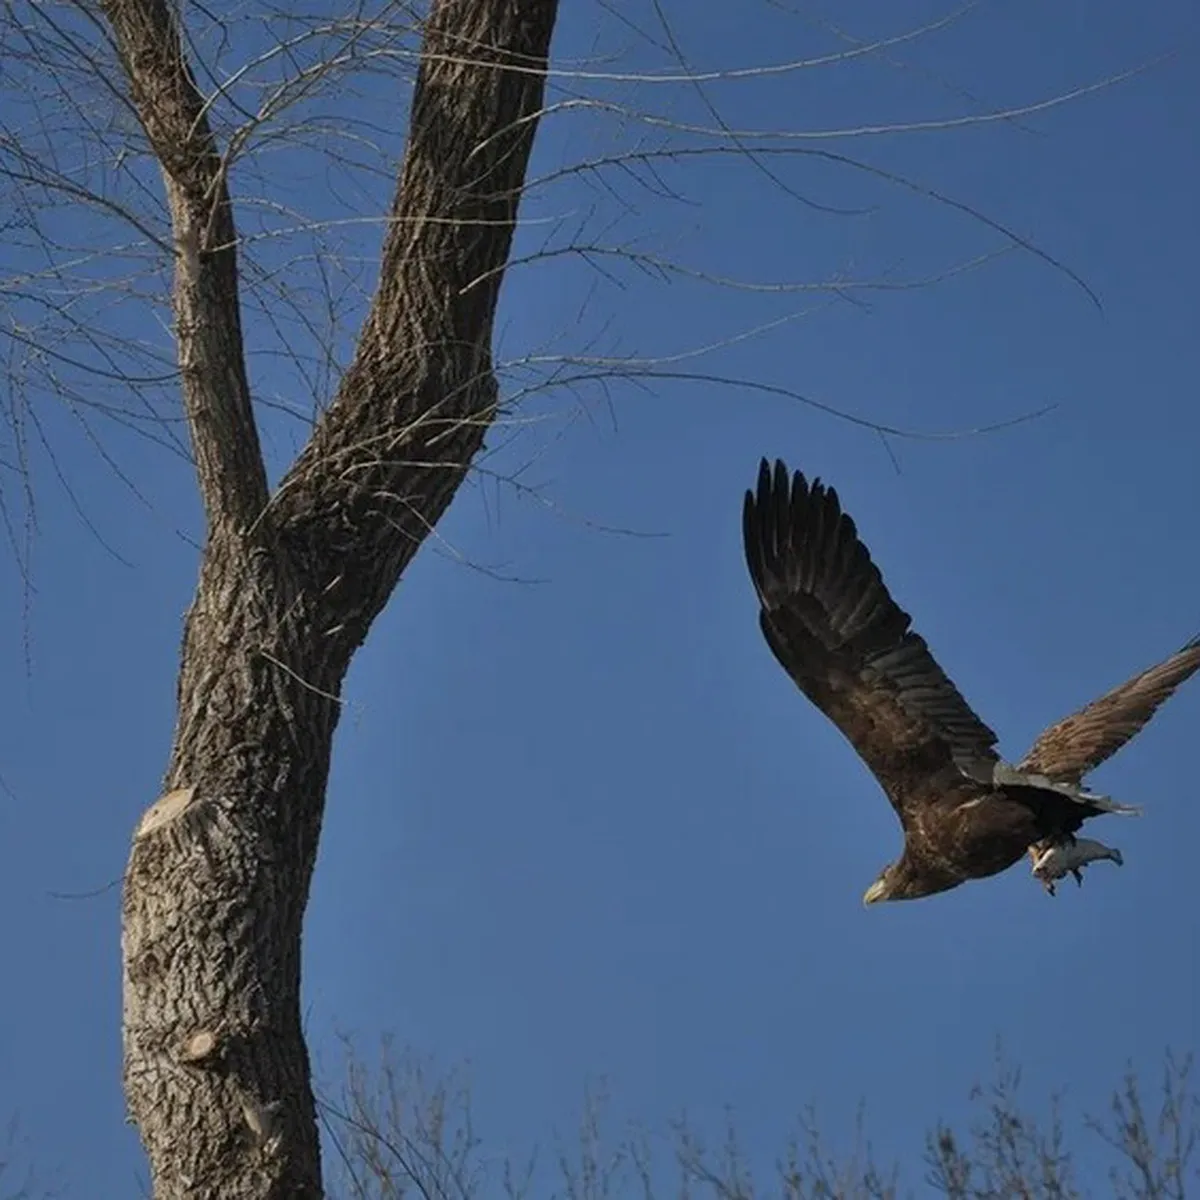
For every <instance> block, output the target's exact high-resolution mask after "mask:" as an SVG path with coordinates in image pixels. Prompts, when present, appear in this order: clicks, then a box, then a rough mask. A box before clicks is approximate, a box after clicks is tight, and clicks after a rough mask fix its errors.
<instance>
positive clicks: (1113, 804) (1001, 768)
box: [991, 762, 1142, 817]
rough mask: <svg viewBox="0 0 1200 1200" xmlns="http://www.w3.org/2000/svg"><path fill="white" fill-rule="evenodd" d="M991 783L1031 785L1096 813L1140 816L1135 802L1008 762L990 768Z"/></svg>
mask: <svg viewBox="0 0 1200 1200" xmlns="http://www.w3.org/2000/svg"><path fill="white" fill-rule="evenodd" d="M991 781H992V783H994V784H995V785H996V786H997V787H1031V788H1040V789H1041V790H1043V791H1047V792H1057V793H1058V795H1060V796H1065V797H1066V798H1067V799H1068V800H1073V801H1074V802H1075V803H1076V804H1082V805H1083V806H1084V807H1085V808H1090V809H1091V810H1092V811H1093V812H1097V813H1114V814H1116V815H1118V816H1126V817H1140V816H1141V815H1142V810H1141V808H1140V807H1139V806H1138V805H1136V804H1121V803H1119V802H1118V801H1116V800H1114V799H1113V798H1112V797H1111V796H1101V795H1100V794H1099V793H1098V792H1089V791H1088V790H1087V789H1086V788H1082V787H1080V786H1079V784H1077V783H1061V782H1059V781H1057V780H1054V779H1050V778H1049V777H1048V776H1046V775H1039V774H1037V773H1036V772H1034V771H1021V770H1018V768H1016V767H1010V766H1009V765H1008V763H1005V762H998V763H996V764H995V766H994V767H993V768H992V780H991Z"/></svg>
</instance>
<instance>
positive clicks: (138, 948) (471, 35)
mask: <svg viewBox="0 0 1200 1200" xmlns="http://www.w3.org/2000/svg"><path fill="white" fill-rule="evenodd" d="M556 7H557V5H556V0H434V3H433V4H432V11H431V12H430V15H429V18H428V22H427V27H426V31H425V42H424V48H423V55H422V62H421V66H420V69H419V73H418V77H417V82H416V89H415V93H414V98H413V106H412V113H411V118H410V130H409V142H408V147H407V150H406V154H405V158H404V161H403V165H402V169H401V173H400V179H399V182H398V186H397V191H396V196H395V200H394V202H393V206H392V211H391V214H390V215H391V217H392V221H391V223H390V225H389V231H388V234H387V237H386V239H385V244H384V249H383V258H382V270H381V274H380V283H379V289H378V292H377V295H376V297H375V299H374V301H373V304H372V307H371V310H370V314H369V316H368V318H367V320H366V323H365V325H364V328H363V332H362V335H361V338H360V342H359V345H358V348H357V352H356V356H355V359H354V362H353V364H352V365H351V367H350V368H349V370H348V371H347V373H346V375H345V377H344V379H343V381H342V384H341V386H340V389H339V392H338V395H337V396H336V398H335V400H334V402H333V403H332V405H331V406H330V407H329V409H328V410H327V412H326V413H325V415H324V417H323V418H322V420H321V421H320V423H319V425H318V427H317V429H316V431H315V433H314V436H313V438H312V441H311V443H310V444H309V446H308V447H307V448H306V449H305V450H304V451H303V453H302V454H301V455H300V457H299V458H298V459H297V461H296V463H295V464H294V465H293V467H292V469H291V470H290V471H289V473H288V474H287V476H286V477H285V479H284V481H283V482H282V484H281V485H280V487H279V488H278V490H277V491H276V492H275V493H274V495H271V496H268V493H267V485H266V475H265V471H264V468H263V463H262V457H261V453H260V450H259V444H258V435H257V432H256V429H255V423H254V416H253V412H252V410H251V405H250V398H249V389H248V386H247V381H246V370H245V358H244V347H243V345H242V332H241V327H240V319H239V309H238V273H237V251H236V248H235V246H236V240H235V236H234V233H235V231H234V224H233V216H232V211H231V208H230V204H229V197H228V193H227V191H226V177H225V171H224V167H223V163H222V160H221V156H220V148H219V147H218V146H217V145H216V144H215V141H214V138H213V136H212V133H211V129H210V127H209V124H208V121H207V117H206V115H205V114H206V107H205V100H204V97H203V96H202V95H201V94H200V93H199V91H198V89H197V87H196V85H195V82H194V79H193V76H192V75H191V73H190V71H189V69H188V67H187V64H186V60H185V57H184V54H183V51H182V43H181V37H180V30H179V28H178V26H177V24H176V21H175V18H174V15H173V13H174V10H173V8H171V7H169V5H168V2H167V0H104V3H103V8H104V12H105V15H106V16H107V18H108V20H109V22H110V24H111V26H112V29H113V32H114V35H115V38H116V43H117V45H118V47H119V49H120V53H121V56H122V61H123V65H124V67H125V70H126V73H127V76H128V82H129V87H130V94H131V97H132V99H133V102H134V104H135V106H136V108H137V111H138V113H139V115H140V118H141V121H142V124H143V126H144V128H145V131H146V134H147V136H148V138H149V140H150V143H151V145H152V146H153V148H154V150H155V153H156V154H157V156H158V158H159V161H160V163H161V164H162V167H163V175H164V180H165V186H166V189H167V195H168V200H169V202H170V206H171V212H172V217H173V220H174V225H175V237H176V247H177V249H176V281H175V313H176V332H177V339H178V344H179V360H180V365H181V369H182V377H183V394H184V403H185V407H186V411H187V416H188V420H189V425H190V428H191V433H192V441H193V448H194V452H195V459H196V466H197V475H198V479H199V484H200V488H201V492H202V494H203V499H204V505H205V509H206V513H207V518H208V537H207V542H206V545H205V549H204V556H203V562H202V567H201V572H200V581H199V586H198V589H197V593H196V598H195V601H194V603H193V605H192V608H191V611H190V612H189V614H188V618H187V628H186V635H185V639H184V648H183V661H182V665H181V671H180V679H179V713H178V723H177V725H176V730H175V741H174V747H173V749H172V752H171V759H170V767H169V769H168V772H167V778H166V787H165V789H164V795H163V797H162V798H161V799H160V800H159V801H158V802H156V803H155V804H154V805H153V806H151V808H150V809H148V810H147V812H146V814H145V816H144V817H143V818H142V821H141V823H140V825H139V827H138V830H137V832H136V834H135V837H134V844H133V852H132V855H131V857H130V861H129V866H128V870H127V874H126V879H125V892H124V907H123V913H122V919H123V956H124V1046H125V1089H126V1096H127V1098H128V1103H129V1108H130V1112H131V1114H132V1116H133V1119H134V1120H135V1121H136V1123H137V1125H138V1127H139V1130H140V1132H141V1135H142V1140H143V1142H144V1144H145V1147H146V1150H147V1152H148V1154H149V1158H150V1164H151V1169H152V1173H153V1179H154V1191H155V1195H156V1196H157V1197H159V1198H160V1200H168V1198H170V1200H174V1198H182V1197H189V1198H192V1197H195V1198H199V1197H204V1198H206V1200H241V1198H243V1197H280V1198H282V1197H317V1196H319V1195H321V1194H322V1182H321V1167H320V1151H319V1144H318V1134H317V1122H316V1116H315V1108H314V1101H313V1093H312V1087H311V1084H310V1078H309V1062H308V1056H307V1052H306V1048H305V1044H304V1038H303V1034H302V1030H301V1024H300V937H301V928H302V924H303V918H304V910H305V905H306V902H307V899H308V892H309V882H310V879H311V875H312V869H313V863H314V861H315V858H316V853H317V842H318V838H319V836H320V830H321V819H322V812H323V807H324V802H325V786H326V780H327V778H328V775H329V761H330V749H331V744H332V739H333V733H334V729H335V727H336V725H337V720H338V711H339V701H338V696H339V693H340V689H341V685H342V680H343V678H344V676H345V672H346V669H347V667H348V666H349V663H350V659H351V656H352V655H353V653H354V651H355V650H356V649H357V647H358V646H359V645H360V644H361V642H362V640H363V638H364V637H365V636H366V634H367V631H368V629H369V628H370V625H371V622H372V621H373V620H374V618H375V617H376V616H377V615H378V613H379V611H380V610H381V609H382V607H383V605H384V604H385V603H386V602H387V599H388V597H389V595H390V594H391V592H392V590H393V588H394V587H395V584H396V582H397V580H398V579H399V577H400V574H401V572H402V571H403V570H404V568H405V566H406V565H407V564H408V562H409V561H410V560H411V558H412V556H413V554H414V553H415V552H416V550H417V548H418V547H419V546H420V544H421V542H422V540H423V539H424V537H425V535H426V534H427V533H428V531H429V530H430V529H431V528H432V527H433V526H434V524H435V523H436V522H437V520H438V519H439V517H440V516H441V514H442V512H443V511H444V509H445V508H446V506H447V505H448V504H449V502H450V499H451V497H452V496H453V494H454V492H455V490H456V488H457V487H458V485H459V484H460V483H461V481H462V479H463V476H464V473H465V471H466V468H467V466H468V464H469V463H470V461H471V459H472V457H473V455H474V454H475V452H476V451H477V450H478V449H479V447H480V445H481V443H482V441H483V438H484V434H485V432H486V430H487V427H488V425H489V423H490V421H491V419H492V417H493V415H494V409H495V404H496V396H497V387H496V380H495V376H494V373H493V369H492V361H491V333H492V323H493V317H494V314H495V307H496V299H497V293H498V291H499V287H500V282H501V277H502V273H503V268H504V265H505V263H506V262H507V259H508V254H509V248H510V245H511V241H512V233H513V225H514V222H515V219H516V214H517V208H518V203H519V199H520V192H521V187H522V184H523V181H524V178H525V171H526V167H527V164H528V159H529V153H530V149H531V146H532V143H533V138H534V133H535V130H536V127H537V120H538V115H539V113H540V110H541V105H542V96H543V86H544V70H545V65H546V56H547V52H548V47H549V42H550V37H551V33H552V30H553V26H554V19H555V14H556Z"/></svg>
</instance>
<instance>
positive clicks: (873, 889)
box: [863, 878, 887, 904]
mask: <svg viewBox="0 0 1200 1200" xmlns="http://www.w3.org/2000/svg"><path fill="white" fill-rule="evenodd" d="M886 891H887V885H886V884H885V883H884V882H883V879H882V878H880V879H877V880H875V882H874V883H873V884H871V886H870V887H869V888H867V890H866V891H865V892H863V904H874V903H875V902H876V901H878V900H884V899H886V896H885V895H884V893H885V892H886Z"/></svg>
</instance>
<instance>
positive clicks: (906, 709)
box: [742, 459, 996, 802]
mask: <svg viewBox="0 0 1200 1200" xmlns="http://www.w3.org/2000/svg"><path fill="white" fill-rule="evenodd" d="M742 519H743V537H744V540H745V547H746V562H747V565H748V566H749V568H750V576H751V578H752V579H753V581H754V587H755V590H756V591H757V592H758V598H759V602H760V603H761V605H762V612H761V613H760V615H759V620H760V624H761V625H762V631H763V634H764V635H765V636H766V639H767V643H768V644H769V645H770V647H771V649H772V651H773V652H774V654H775V657H776V658H777V659H778V660H779V662H780V663H781V664H782V666H783V668H784V669H785V670H786V671H787V673H788V674H789V675H790V676H791V677H792V679H794V680H795V681H796V683H797V685H798V686H799V687H800V689H801V691H803V692H804V694H805V695H806V696H808V698H809V699H810V700H811V701H812V702H813V703H814V704H815V705H817V707H818V708H820V709H821V711H822V712H824V713H825V715H826V716H827V717H829V719H830V720H831V721H833V723H834V724H835V725H837V727H838V728H839V729H840V730H841V731H842V733H844V734H845V735H846V737H847V738H848V739H849V740H850V743H851V744H852V745H853V746H854V748H855V750H857V751H858V753H859V755H860V756H861V757H862V758H863V760H864V761H865V762H866V764H867V765H868V766H869V767H870V768H871V770H872V771H873V772H874V774H875V777H876V778H877V779H878V780H879V782H880V783H881V784H882V785H883V788H884V790H885V791H886V792H887V793H888V794H889V796H890V797H891V798H892V799H893V802H896V797H897V795H904V794H908V793H910V792H912V790H913V789H914V788H915V787H919V785H920V784H921V782H922V781H924V780H926V779H928V778H929V776H930V775H931V774H933V773H934V772H936V771H939V770H942V769H944V768H945V767H947V766H949V765H950V763H951V762H958V763H968V762H970V763H976V764H990V763H994V762H995V761H996V754H995V751H994V746H995V744H996V735H995V734H994V733H993V732H992V731H991V730H990V729H989V728H988V727H987V726H986V725H985V724H984V723H983V722H982V721H981V720H980V719H979V718H978V717H977V716H976V715H975V714H974V713H973V712H972V711H971V708H970V706H969V705H968V704H967V702H966V701H965V700H964V699H963V698H962V696H961V695H960V694H959V692H958V689H957V688H956V687H955V686H954V684H953V683H951V682H950V680H949V679H948V678H947V677H946V675H945V673H944V672H943V671H942V669H941V668H940V667H939V666H938V665H937V663H936V662H935V661H934V659H933V655H931V654H930V653H929V649H928V647H927V646H926V645H925V641H924V639H923V638H921V637H920V636H918V635H917V634H915V633H912V632H911V631H910V630H909V624H910V620H911V619H910V617H909V615H908V613H906V612H904V611H903V610H902V609H901V608H900V607H899V606H898V605H897V604H896V603H895V601H894V600H892V598H891V596H889V595H888V591H887V588H886V587H885V585H884V582H883V578H882V577H881V576H880V574H879V570H878V568H877V567H875V565H874V564H873V563H872V562H871V558H870V555H869V554H868V552H867V549H866V547H865V546H864V545H863V544H862V542H860V541H859V540H858V534H857V531H856V530H855V527H854V522H853V521H852V520H851V519H850V517H849V516H847V515H846V514H844V513H843V512H842V510H841V508H840V506H839V504H838V497H837V493H836V492H835V491H834V490H833V488H829V487H825V486H824V485H823V484H822V483H821V482H820V481H819V480H815V479H814V480H813V482H812V484H811V485H810V484H809V483H808V481H807V480H806V479H805V478H804V475H803V474H802V473H801V472H799V471H797V472H796V474H795V475H794V476H793V477H792V478H791V479H790V480H789V478H788V470H787V467H786V466H785V465H784V464H783V463H782V462H776V463H775V469H774V471H773V472H772V470H771V467H770V466H769V464H768V463H767V461H766V459H763V461H762V463H761V465H760V466H759V471H758V489H757V491H756V492H749V491H748V492H747V493H746V501H745V507H744V509H743V518H742Z"/></svg>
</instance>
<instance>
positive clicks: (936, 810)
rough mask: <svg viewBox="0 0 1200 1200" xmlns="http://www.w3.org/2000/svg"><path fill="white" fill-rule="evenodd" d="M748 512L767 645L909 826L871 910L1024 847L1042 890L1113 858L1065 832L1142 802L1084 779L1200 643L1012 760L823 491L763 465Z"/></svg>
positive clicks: (1015, 855)
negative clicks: (1124, 799) (1126, 801)
mask: <svg viewBox="0 0 1200 1200" xmlns="http://www.w3.org/2000/svg"><path fill="white" fill-rule="evenodd" d="M743 516H744V538H745V547H746V561H747V564H748V565H749V568H750V575H751V578H752V579H753V581H754V586H755V590H756V591H757V592H758V597H759V602H760V604H761V606H762V611H761V613H760V624H761V626H762V631H763V634H764V636H765V637H766V640H767V643H768V645H769V646H770V647H771V650H772V651H773V652H774V654H775V657H776V658H777V659H778V660H779V662H780V664H781V665H782V666H783V668H784V669H785V670H786V671H787V672H788V674H789V675H790V676H791V677H792V679H793V680H795V682H796V684H797V685H798V686H799V687H800V689H801V691H803V692H804V693H805V695H807V696H808V698H809V699H810V700H812V702H813V703H814V704H815V705H816V706H817V707H818V708H819V709H821V711H822V712H823V713H825V715H826V716H827V717H828V718H829V719H830V720H831V721H833V723H834V724H835V725H836V726H837V727H838V728H839V729H840V730H841V731H842V733H843V734H845V736H846V737H847V739H848V740H849V741H850V743H851V745H852V746H853V747H854V748H855V750H856V751H858V753H859V755H860V756H861V757H862V759H863V760H864V761H865V762H866V764H867V766H868V767H870V769H871V771H872V773H873V774H874V775H875V778H876V779H877V780H878V781H879V783H880V785H881V786H882V787H883V790H884V791H885V792H886V793H887V796H888V799H889V800H890V801H891V802H892V806H893V808H894V809H895V810H896V813H897V815H898V816H899V818H900V823H901V825H902V826H903V829H904V853H903V854H902V855H901V857H900V859H899V860H898V861H897V862H895V863H893V864H892V865H891V866H890V867H888V868H887V869H886V870H885V871H884V872H883V874H882V875H880V877H879V879H878V880H877V881H876V882H875V884H874V885H873V886H872V887H871V888H870V889H869V890H868V892H867V894H866V897H865V899H866V901H867V902H868V903H871V902H873V901H875V900H885V899H886V900H902V899H916V898H917V897H920V896H929V895H933V894H934V893H936V892H944V891H947V890H949V889H950V888H954V887H957V886H958V885H959V884H960V883H965V882H966V881H967V880H969V879H983V878H986V877H987V876H989V875H995V874H997V873H999V872H1000V871H1004V870H1007V869H1008V868H1009V867H1011V866H1013V865H1014V864H1015V863H1017V862H1019V861H1020V860H1021V858H1022V857H1023V856H1024V855H1025V854H1026V853H1028V854H1029V855H1030V858H1031V859H1032V860H1033V863H1034V873H1035V874H1037V875H1038V876H1039V878H1041V879H1042V881H1043V883H1044V884H1045V885H1046V887H1047V890H1049V891H1051V892H1053V886H1054V882H1055V880H1056V879H1058V878H1061V877H1062V876H1063V875H1065V874H1066V873H1067V872H1068V871H1069V872H1071V873H1073V874H1075V876H1076V878H1079V875H1078V870H1079V868H1080V867H1081V866H1082V865H1084V864H1085V863H1087V862H1091V861H1095V860H1096V859H1098V858H1112V859H1113V860H1114V861H1117V862H1120V861H1121V859H1120V855H1119V853H1118V852H1117V851H1114V850H1110V849H1109V848H1108V847H1106V846H1102V845H1100V843H1098V842H1090V841H1083V840H1080V841H1079V842H1078V843H1076V839H1075V836H1074V835H1075V833H1076V832H1077V831H1078V830H1079V828H1080V827H1081V826H1082V824H1083V822H1084V821H1085V820H1087V819H1088V818H1090V817H1095V816H1099V815H1100V814H1102V813H1106V812H1131V811H1135V810H1132V809H1129V808H1127V807H1125V806H1123V805H1119V804H1114V803H1113V802H1112V801H1110V800H1108V799H1107V798H1106V797H1103V796H1096V795H1093V794H1092V793H1089V792H1086V791H1084V790H1083V788H1082V786H1081V781H1082V779H1083V777H1084V775H1086V774H1087V772H1088V771H1090V770H1091V769H1092V768H1093V767H1095V766H1097V765H1098V764H1099V763H1101V762H1103V761H1104V760H1105V759H1106V758H1108V757H1109V756H1110V755H1111V754H1113V753H1115V752H1116V751H1117V750H1118V749H1120V747H1121V746H1122V745H1124V743H1125V742H1126V741H1128V740H1129V738H1131V737H1132V736H1133V735H1134V734H1135V733H1137V731H1138V730H1139V729H1141V727H1142V726H1143V725H1144V724H1145V723H1146V722H1147V721H1148V720H1149V719H1150V717H1151V716H1153V714H1154V712H1155V710H1156V709H1157V708H1158V706H1159V705H1160V704H1161V703H1162V702H1163V701H1164V700H1165V699H1166V698H1167V697H1168V696H1169V695H1170V694H1171V693H1172V692H1173V691H1174V690H1175V689H1176V688H1177V687H1178V686H1179V684H1180V683H1182V682H1183V681H1184V680H1185V679H1187V678H1188V676H1190V675H1191V674H1192V673H1193V672H1195V671H1196V670H1197V669H1198V668H1200V638H1197V639H1195V640H1193V641H1192V642H1189V643H1188V645H1187V646H1185V647H1184V648H1183V649H1182V650H1180V651H1179V652H1178V653H1177V654H1174V655H1172V656H1171V657H1170V658H1168V659H1167V660H1166V661H1164V662H1162V663H1159V664H1158V665H1157V666H1155V667H1151V668H1150V669H1149V670H1147V671H1144V672H1142V674H1140V675H1137V676H1135V677H1134V678H1133V679H1131V680H1129V681H1128V682H1127V683H1125V684H1122V685H1121V686H1120V687H1118V688H1115V689H1114V690H1113V691H1111V692H1109V693H1108V694H1107V695H1106V696H1103V697H1101V698H1100V699H1099V700H1096V701H1095V702H1093V703H1092V704H1090V705H1088V706H1087V707H1086V708H1084V709H1082V710H1081V711H1080V712H1078V713H1076V714H1075V715H1073V716H1070V717H1067V718H1066V719H1065V720H1063V721H1060V722H1058V724H1056V725H1053V726H1051V727H1050V728H1049V729H1048V730H1046V732H1045V733H1043V734H1042V735H1041V737H1039V738H1038V739H1037V741H1036V742H1035V744H1034V746H1033V748H1032V749H1031V750H1030V752H1029V753H1028V754H1027V755H1026V756H1025V759H1024V760H1023V761H1022V762H1021V764H1020V765H1019V766H1018V767H1017V768H1015V769H1014V768H1012V767H1010V766H1008V765H1007V764H1005V763H1003V762H1002V761H1001V759H1000V758H999V756H998V755H997V753H996V749H995V747H996V740H997V739H996V735H995V734H994V733H993V732H992V731H991V730H990V729H989V728H988V727H987V726H986V725H985V724H984V723H983V722H982V721H981V720H980V719H979V718H978V717H977V716H976V715H975V713H974V712H973V711H972V710H971V708H970V706H969V705H968V704H967V702H966V701H965V700H964V699H963V698H962V696H961V695H960V694H959V692H958V689H957V688H956V687H955V686H954V684H953V683H952V682H951V681H950V680H949V679H948V678H947V677H946V675H945V674H944V673H943V671H942V670H941V668H940V667H939V666H938V665H937V663H936V662H935V661H934V659H933V656H932V655H931V654H930V653H929V649H928V647H927V646H926V644H925V641H924V639H923V638H921V637H920V636H919V635H917V634H916V633H914V632H912V631H911V629H910V623H911V622H910V618H909V616H908V614H907V613H905V612H904V611H902V610H901V609H900V608H899V607H898V606H897V605H896V603H895V602H894V601H893V600H892V598H891V596H889V595H888V592H887V588H886V587H885V585H884V583H883V579H882V577H881V576H880V574H879V571H878V569H877V568H876V567H875V566H874V564H873V563H872V562H871V559H870V556H869V554H868V552H867V550H866V547H865V546H863V544H862V543H861V542H860V541H859V540H858V535H857V531H856V530H855V527H854V522H853V521H852V520H851V519H850V517H848V516H846V515H845V514H844V513H842V511H841V508H840V505H839V503H838V498H837V493H836V492H834V490H833V489H832V488H826V487H824V486H823V485H822V484H821V483H820V482H819V481H817V480H814V481H813V483H812V485H811V486H810V485H809V484H808V482H807V480H806V479H805V478H804V476H803V475H802V474H801V473H800V472H796V474H795V476H794V477H793V478H791V479H789V477H788V472H787V468H786V467H785V466H784V464H783V463H782V462H777V463H776V464H775V469H774V471H773V472H772V470H771V468H770V467H769V465H768V464H767V462H766V461H765V460H764V461H763V463H762V465H761V467H760V469H759V477H758V488H757V491H756V492H747V493H746V503H745V509H744V514H743Z"/></svg>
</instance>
